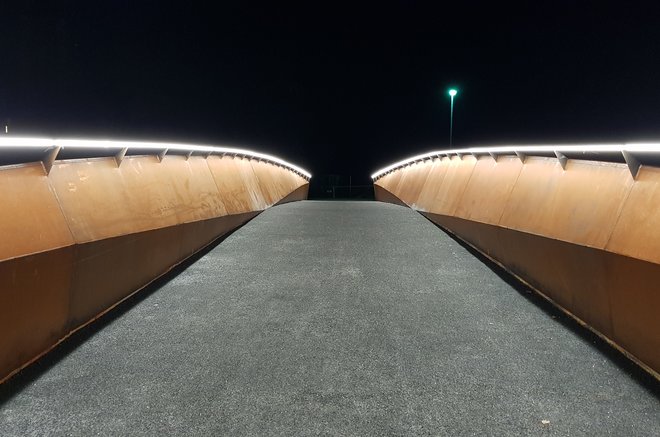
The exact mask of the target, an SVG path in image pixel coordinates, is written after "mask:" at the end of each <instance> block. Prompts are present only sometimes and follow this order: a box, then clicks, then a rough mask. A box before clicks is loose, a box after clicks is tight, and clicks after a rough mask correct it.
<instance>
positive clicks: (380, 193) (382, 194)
mask: <svg viewBox="0 0 660 437" xmlns="http://www.w3.org/2000/svg"><path fill="white" fill-rule="evenodd" d="M374 197H375V199H376V200H378V201H379V202H387V203H393V204H395V205H402V206H408V205H406V203H405V202H404V201H403V200H401V199H399V198H398V197H396V196H395V195H394V194H392V193H390V192H389V191H387V190H386V189H385V188H383V187H381V186H380V185H378V183H376V184H374Z"/></svg>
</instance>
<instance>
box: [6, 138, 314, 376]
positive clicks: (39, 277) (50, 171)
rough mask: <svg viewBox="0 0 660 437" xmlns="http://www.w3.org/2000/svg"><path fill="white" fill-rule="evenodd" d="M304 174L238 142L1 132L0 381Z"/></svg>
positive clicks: (300, 183)
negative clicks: (50, 136)
mask: <svg viewBox="0 0 660 437" xmlns="http://www.w3.org/2000/svg"><path fill="white" fill-rule="evenodd" d="M310 177H311V175H310V174H309V173H308V172H306V171H305V170H303V169H302V168H300V167H297V166H295V165H293V164H290V163H288V162H286V161H283V160H281V159H279V158H276V157H273V156H269V155H264V154H260V153H257V152H252V151H246V150H241V149H232V148H222V147H210V146H196V145H182V144H171V143H144V142H139V143H138V142H125V141H121V142H108V141H90V140H52V139H34V138H27V139H26V138H7V137H1V138H0V206H1V208H0V381H2V380H4V379H6V378H8V377H9V376H11V375H12V374H14V373H15V372H16V371H18V370H19V369H20V368H22V367H23V366H25V365H27V364H28V363H30V362H32V361H34V360H35V359H36V358H38V357H39V356H40V355H42V354H43V353H45V352H46V351H48V350H49V349H50V348H52V347H53V346H54V345H56V344H57V343H58V342H60V341H61V340H62V339H63V338H65V337H67V336H68V335H70V334H71V333H72V332H74V331H75V330H77V329H79V328H81V327H82V326H84V325H85V324H87V323H89V322H90V321H92V320H94V319H95V318H97V317H98V316H99V315H101V314H103V313H104V312H106V311H108V310H109V309H110V308H112V307H113V306H115V305H116V304H118V303H119V302H120V301H122V300H124V299H126V298H127V297H128V296H130V295H132V294H133V293H134V292H136V291H137V290H139V289H141V288H143V287H144V286H146V285H147V284H149V283H150V282H152V281H153V280H154V279H156V278H158V277H159V276H161V275H163V274H164V273H166V272H167V271H168V270H170V269H171V268H172V267H173V266H175V265H177V264H178V263H180V262H182V261H183V260H185V259H186V258H188V257H189V256H191V255H192V254H194V253H195V252H197V251H199V250H200V249H202V248H203V247H205V246H206V245H208V244H210V243H211V242H213V241H214V240H216V239H217V238H219V237H220V236H222V235H224V234H226V233H227V232H229V231H231V230H232V229H234V228H236V227H237V226H240V225H241V224H242V223H245V222H246V221H248V220H250V219H251V218H252V217H254V216H255V215H257V214H258V213H259V212H260V211H262V210H264V209H265V208H268V207H270V206H272V205H275V204H277V203H282V202H287V201H293V200H300V199H304V198H306V197H307V188H308V181H309V178H310Z"/></svg>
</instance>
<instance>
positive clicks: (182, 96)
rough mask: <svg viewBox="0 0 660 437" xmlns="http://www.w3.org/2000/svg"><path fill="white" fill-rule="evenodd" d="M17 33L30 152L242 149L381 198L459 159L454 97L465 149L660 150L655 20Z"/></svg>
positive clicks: (191, 17)
mask: <svg viewBox="0 0 660 437" xmlns="http://www.w3.org/2000/svg"><path fill="white" fill-rule="evenodd" d="M649 6H650V5H649ZM2 21H3V23H2V24H3V26H2V30H0V32H2V36H3V38H2V40H3V41H4V42H5V45H4V46H3V47H2V58H3V68H2V69H0V119H2V120H3V121H7V120H8V121H9V125H10V129H11V131H10V134H12V135H17V136H19V135H46V136H60V137H98V138H113V139H137V140H139V139H149V140H154V141H158V140H162V141H184V142H193V143H194V142H201V143H211V144H218V145H235V146H242V147H249V148H253V149H255V150H258V151H261V152H264V153H271V154H274V155H277V156H280V157H282V158H283V159H286V160H288V161H291V162H293V163H296V164H298V165H300V166H302V167H304V168H306V169H308V170H309V171H310V172H311V173H312V174H313V175H327V174H338V175H352V176H353V177H354V178H356V183H359V182H360V181H362V182H368V177H369V175H370V174H371V173H372V172H373V171H375V170H377V169H378V168H380V167H382V166H384V165H387V164H389V163H391V162H393V161H397V160H399V159H402V158H405V157H407V156H410V155H414V154H417V153H423V152H426V151H429V150H433V149H438V148H446V147H447V143H448V135H449V97H448V96H447V94H446V91H447V89H448V88H449V87H450V86H456V87H457V88H458V89H459V94H458V96H457V97H456V106H455V120H454V145H455V147H468V146H475V145H482V144H483V145H486V144H488V145H492V144H504V143H515V144H538V143H553V142H562V143H566V142H569V143H580V142H590V143H594V142H624V141H625V142H630V141H644V140H647V141H649V140H655V141H658V140H660V122H659V120H660V86H658V73H657V72H658V71H659V67H660V57H659V56H658V54H659V53H660V50H659V49H660V30H658V26H657V23H655V22H654V20H653V14H652V13H651V11H650V9H649V10H647V9H645V7H644V6H636V7H635V8H632V7H627V8H623V7H620V6H616V5H613V6H608V5H605V4H603V3H593V4H586V3H584V4H581V5H579V6H574V5H573V4H572V3H570V2H554V3H553V4H552V6H547V7H539V5H538V4H530V5H528V6H527V5H526V6H520V5H509V6H505V7H502V6H499V7H494V6H492V5H489V4H488V3H483V4H478V3H471V4H470V6H469V8H468V7H462V8H461V7H452V8H448V7H444V6H443V7H435V8H433V7H426V6H422V5H420V4H419V3H415V4H408V3H406V2H398V3H394V4H393V6H387V7H385V6H379V7H368V6H361V7H359V8H357V7H354V8H351V9H339V8H332V9H331V8H325V9H320V8H319V7H318V6H314V7H312V6H307V7H300V6H298V7H289V8H287V7H281V6H280V7H277V6H270V5H261V6H254V5H253V6H242V5H239V6H226V5H221V6H220V7H216V8H211V7H206V6H199V5H196V6H183V5H178V6H173V5H164V4H162V3H157V2H144V3H140V4H138V5H130V6H122V7H118V6H108V5H104V6H103V7H102V8H101V7H98V6H96V5H88V4H85V3H81V4H76V3H75V2H61V3H58V4H47V5H42V4H39V3H37V2H27V3H25V4H22V5H20V6H18V10H16V11H15V12H14V11H12V13H7V14H5V15H4V16H3V18H2Z"/></svg>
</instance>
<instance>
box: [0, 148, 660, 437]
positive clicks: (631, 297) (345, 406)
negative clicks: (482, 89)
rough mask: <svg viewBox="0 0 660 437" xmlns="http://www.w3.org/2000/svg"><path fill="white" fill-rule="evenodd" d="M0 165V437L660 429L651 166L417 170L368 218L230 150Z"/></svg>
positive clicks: (642, 160)
mask: <svg viewBox="0 0 660 437" xmlns="http://www.w3.org/2000/svg"><path fill="white" fill-rule="evenodd" d="M3 141H4V142H2V143H0V146H1V147H2V148H1V149H0V162H2V163H4V164H5V165H3V166H2V167H0V201H1V203H2V205H3V210H2V212H0V231H2V235H3V244H2V246H0V293H1V294H0V303H1V305H0V312H1V314H0V315H1V317H0V332H2V336H1V337H0V351H1V352H2V353H1V354H0V371H1V373H0V375H1V376H0V377H2V378H4V383H3V384H2V385H0V434H2V435H26V434H28V435H29V434H49V433H52V434H76V435H87V434H93V433H94V434H98V433H101V434H127V433H131V434H155V433H163V432H165V433H172V434H184V433H185V434H285V435H289V434H351V435H363V434H409V435H418V434H433V435H438V434H451V435H456V434H459V435H461V434H489V435H506V434H513V433H515V434H539V433H546V432H547V433H551V434H557V435H563V434H610V435H623V434H625V435H650V434H653V433H654V432H657V430H658V429H660V406H659V404H658V379H657V376H658V373H657V372H658V370H659V368H660V367H659V366H658V353H659V352H658V351H659V350H660V346H659V344H660V343H659V342H660V329H659V325H658V321H657V314H658V310H659V309H660V305H659V302H660V300H659V297H658V294H659V293H660V288H659V287H658V285H657V284H659V283H660V281H658V279H660V277H659V273H658V272H659V271H660V266H658V264H660V233H659V232H658V231H657V229H658V228H657V227H654V226H655V224H660V212H659V210H658V209H657V208H655V207H654V206H653V205H656V204H657V200H660V199H656V196H660V189H659V188H658V187H660V185H659V184H660V179H658V177H659V176H658V174H659V173H660V170H658V167H657V166H656V163H655V161H654V159H655V155H654V153H653V149H652V147H641V146H636V147H637V148H635V147H633V146H627V147H623V146H622V147H615V146H612V147H611V148H610V149H607V150H604V149H598V150H596V149H595V148H594V149H592V150H587V149H584V150H581V151H579V150H577V149H572V148H569V147H568V146H567V147H564V148H561V149H560V150H559V149H557V150H554V149H553V150H552V155H551V156H550V155H549V151H548V150H539V149H536V150H532V149H529V148H527V149H525V148H516V149H515V150H513V149H510V150H505V149H504V148H500V149H497V150H495V149H491V150H490V151H488V150H486V149H470V150H467V151H466V150H459V151H446V152H434V153H433V154H429V155H422V156H419V157H414V158H412V159H410V160H406V161H402V162H399V163H396V164H394V165H393V166H390V167H389V168H386V169H383V170H382V171H379V172H377V173H376V174H374V175H373V177H374V180H375V187H376V195H377V198H378V199H379V200H384V201H386V202H389V203H385V202H315V201H305V200H304V199H305V198H306V190H307V184H308V181H309V178H310V177H311V175H309V173H307V172H306V171H305V170H303V169H301V168H299V167H296V166H295V165H293V164H290V163H287V162H285V161H282V160H280V159H278V158H275V157H271V156H266V155H261V154H258V153H255V152H251V151H246V150H238V149H227V148H216V147H207V146H187V145H177V144H163V143H158V144H157V143H126V142H122V143H108V142H106V143H98V142H89V141H69V142H67V141H62V140H48V141H44V140H43V139H21V140H17V139H3ZM555 152H556V153H555ZM619 157H621V159H620V161H621V162H618V160H619ZM294 201H295V202H294ZM391 203H399V204H403V205H405V206H409V207H410V208H408V207H405V208H404V207H401V206H397V205H392V204H391ZM415 210H417V211H419V212H421V213H422V214H419V213H417V212H415ZM434 223H435V224H434ZM436 224H437V226H436ZM232 231H233V232H232ZM221 237H222V238H221ZM516 278H517V279H516Z"/></svg>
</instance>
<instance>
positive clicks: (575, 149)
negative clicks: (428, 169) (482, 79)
mask: <svg viewBox="0 0 660 437" xmlns="http://www.w3.org/2000/svg"><path fill="white" fill-rule="evenodd" d="M515 152H518V153H522V154H529V155H533V154H534V153H554V152H560V153H564V154H566V153H621V152H630V153H657V154H660V143H626V144H575V145H573V144H571V145H543V146H496V147H469V148H465V149H449V150H437V151H433V152H428V153H423V154H421V155H415V156H412V157H410V158H406V159H404V160H401V161H398V162H395V163H394V164H390V165H388V166H387V167H383V168H381V169H380V170H378V171H376V172H375V173H374V174H372V175H371V179H378V178H379V177H381V176H382V175H384V174H385V173H388V172H390V171H392V170H395V169H397V168H401V167H404V166H406V165H408V164H411V163H413V162H415V161H423V160H426V159H433V158H437V157H442V156H450V155H471V154H474V155H488V154H491V153H493V154H495V155H498V154H514V153H515Z"/></svg>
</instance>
